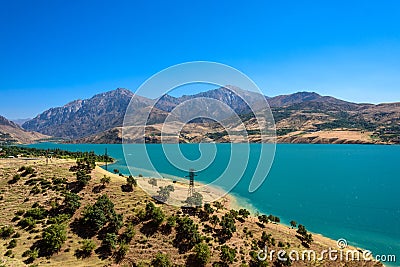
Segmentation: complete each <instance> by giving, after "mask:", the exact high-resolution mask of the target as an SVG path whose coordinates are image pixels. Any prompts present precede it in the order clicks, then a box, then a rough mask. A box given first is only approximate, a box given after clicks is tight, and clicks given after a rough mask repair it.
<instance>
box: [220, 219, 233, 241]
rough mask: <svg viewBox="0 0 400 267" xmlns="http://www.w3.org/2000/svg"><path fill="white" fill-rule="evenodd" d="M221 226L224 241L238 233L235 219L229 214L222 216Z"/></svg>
mask: <svg viewBox="0 0 400 267" xmlns="http://www.w3.org/2000/svg"><path fill="white" fill-rule="evenodd" d="M219 225H220V226H221V227H222V229H221V235H222V237H223V238H224V239H230V238H231V237H232V236H233V233H234V232H236V225H235V219H234V218H233V217H232V215H231V214H229V213H226V214H225V215H224V216H222V218H221V221H220V223H219Z"/></svg>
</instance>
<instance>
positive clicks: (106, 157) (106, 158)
mask: <svg viewBox="0 0 400 267" xmlns="http://www.w3.org/2000/svg"><path fill="white" fill-rule="evenodd" d="M105 160H106V171H108V166H107V162H108V156H107V148H106V153H105Z"/></svg>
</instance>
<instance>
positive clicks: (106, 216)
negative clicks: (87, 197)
mask: <svg viewBox="0 0 400 267" xmlns="http://www.w3.org/2000/svg"><path fill="white" fill-rule="evenodd" d="M82 215H83V222H84V223H85V224H86V225H88V226H90V227H91V228H92V229H94V230H95V231H98V230H100V229H101V228H102V227H103V226H104V225H105V224H106V223H107V222H108V221H110V220H112V219H113V218H114V217H115V216H116V213H115V210H114V204H113V203H112V201H111V200H110V199H109V198H108V197H107V195H102V196H100V197H99V198H98V199H97V201H96V203H95V204H94V205H93V206H91V205H89V206H86V208H85V210H84V211H83V213H82Z"/></svg>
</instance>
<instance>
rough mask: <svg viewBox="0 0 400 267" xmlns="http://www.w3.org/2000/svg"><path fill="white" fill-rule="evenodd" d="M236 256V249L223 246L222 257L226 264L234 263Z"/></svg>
mask: <svg viewBox="0 0 400 267" xmlns="http://www.w3.org/2000/svg"><path fill="white" fill-rule="evenodd" d="M235 258H236V250H235V249H233V248H230V247H228V246H227V245H223V246H222V247H221V253H220V259H221V261H222V262H223V263H224V264H225V265H229V264H232V263H233V262H234V260H235Z"/></svg>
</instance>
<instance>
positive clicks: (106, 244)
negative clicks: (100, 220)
mask: <svg viewBox="0 0 400 267" xmlns="http://www.w3.org/2000/svg"><path fill="white" fill-rule="evenodd" d="M117 241H118V237H117V235H116V234H115V233H106V235H105V236H104V239H103V241H102V243H101V246H102V247H103V248H105V249H107V250H109V251H111V250H113V249H115V248H116V247H117Z"/></svg>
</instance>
